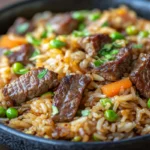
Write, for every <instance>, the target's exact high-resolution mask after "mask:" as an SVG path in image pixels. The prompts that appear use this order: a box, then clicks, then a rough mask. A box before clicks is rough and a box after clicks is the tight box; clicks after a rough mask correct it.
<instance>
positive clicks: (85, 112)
mask: <svg viewBox="0 0 150 150" xmlns="http://www.w3.org/2000/svg"><path fill="white" fill-rule="evenodd" d="M81 114H82V116H88V115H89V114H90V111H89V110H87V109H86V110H82V111H81Z"/></svg>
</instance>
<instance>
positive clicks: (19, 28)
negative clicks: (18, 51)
mask: <svg viewBox="0 0 150 150" xmlns="http://www.w3.org/2000/svg"><path fill="white" fill-rule="evenodd" d="M28 28H29V23H28V22H25V23H23V24H20V25H18V26H17V27H16V31H17V33H19V34H23V33H25V32H26V31H27V30H28Z"/></svg>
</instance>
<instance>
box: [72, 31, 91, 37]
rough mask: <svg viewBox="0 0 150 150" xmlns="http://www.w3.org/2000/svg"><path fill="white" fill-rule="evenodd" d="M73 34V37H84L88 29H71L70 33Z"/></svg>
mask: <svg viewBox="0 0 150 150" xmlns="http://www.w3.org/2000/svg"><path fill="white" fill-rule="evenodd" d="M72 35H73V36H75V37H84V36H88V35H89V32H88V31H85V30H84V31H73V33H72Z"/></svg>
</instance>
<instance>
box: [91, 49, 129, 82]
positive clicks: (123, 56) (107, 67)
mask: <svg viewBox="0 0 150 150" xmlns="http://www.w3.org/2000/svg"><path fill="white" fill-rule="evenodd" d="M131 63H132V50H131V48H130V47H125V48H121V49H120V51H119V53H118V54H117V56H116V59H115V60H114V61H109V62H106V63H105V64H103V65H101V66H100V67H98V68H95V69H94V70H93V72H95V73H97V74H99V75H101V76H102V77H103V78H105V79H106V80H108V81H116V80H118V79H120V78H121V77H122V76H123V74H124V73H129V71H130V69H131Z"/></svg>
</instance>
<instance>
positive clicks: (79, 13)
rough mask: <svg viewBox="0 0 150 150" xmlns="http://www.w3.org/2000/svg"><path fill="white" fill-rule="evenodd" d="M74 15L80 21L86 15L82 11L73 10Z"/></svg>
mask: <svg viewBox="0 0 150 150" xmlns="http://www.w3.org/2000/svg"><path fill="white" fill-rule="evenodd" d="M72 17H73V18H74V19H76V20H78V21H83V20H84V19H85V15H84V13H82V11H75V12H73V14H72Z"/></svg>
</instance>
